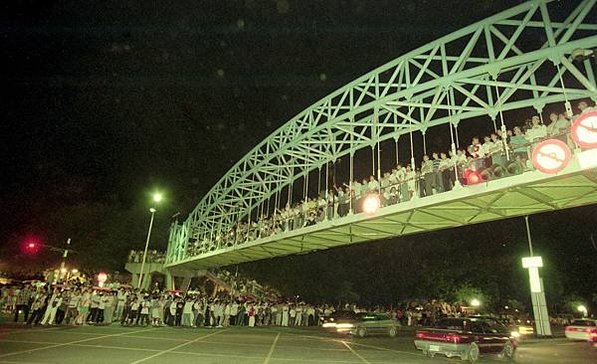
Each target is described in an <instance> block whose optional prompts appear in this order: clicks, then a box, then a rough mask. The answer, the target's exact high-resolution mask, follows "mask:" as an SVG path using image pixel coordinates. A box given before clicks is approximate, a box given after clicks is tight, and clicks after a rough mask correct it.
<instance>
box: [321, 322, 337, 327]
mask: <svg viewBox="0 0 597 364" xmlns="http://www.w3.org/2000/svg"><path fill="white" fill-rule="evenodd" d="M322 327H323V328H328V327H336V324H335V323H333V322H326V323H324V324H323V325H322Z"/></svg>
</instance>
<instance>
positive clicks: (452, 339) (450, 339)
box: [446, 335, 461, 344]
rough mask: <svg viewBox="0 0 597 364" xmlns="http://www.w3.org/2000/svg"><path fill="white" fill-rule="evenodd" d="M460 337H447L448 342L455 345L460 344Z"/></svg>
mask: <svg viewBox="0 0 597 364" xmlns="http://www.w3.org/2000/svg"><path fill="white" fill-rule="evenodd" d="M460 339H461V337H460V335H446V341H449V342H451V343H454V344H460Z"/></svg>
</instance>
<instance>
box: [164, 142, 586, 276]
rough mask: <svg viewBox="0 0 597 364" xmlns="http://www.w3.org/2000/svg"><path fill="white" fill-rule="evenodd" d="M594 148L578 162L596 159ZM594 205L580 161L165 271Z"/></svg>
mask: <svg viewBox="0 0 597 364" xmlns="http://www.w3.org/2000/svg"><path fill="white" fill-rule="evenodd" d="M596 154H597V149H596V150H591V151H587V152H583V153H581V154H580V155H577V157H578V156H579V157H584V159H585V160H595V162H596V163H597V155H596ZM594 203H597V168H595V166H594V165H593V166H592V167H591V168H584V169H583V168H581V166H580V164H579V158H574V160H573V161H572V162H571V164H570V165H569V166H568V167H567V168H566V169H565V170H564V171H563V172H561V173H560V174H557V175H547V174H543V173H541V172H538V171H531V172H526V173H524V174H521V175H517V176H512V177H508V178H503V179H498V180H494V181H489V182H487V183H483V184H478V185H473V186H466V187H462V188H458V189H455V190H453V191H449V192H444V193H441V194H437V195H433V196H429V197H425V198H419V199H414V200H412V201H408V202H404V203H400V204H396V205H391V206H387V207H384V208H381V209H380V210H379V212H378V213H377V214H375V215H372V216H370V215H365V214H355V215H349V216H346V217H342V218H337V219H334V220H331V221H323V222H320V223H318V224H316V225H313V226H308V227H304V228H301V229H296V230H292V231H288V232H283V233H280V234H276V235H272V236H269V237H267V238H263V239H257V240H254V241H251V242H247V243H244V244H239V245H237V246H234V247H229V248H222V249H218V250H215V251H213V252H209V253H206V254H202V255H199V256H194V257H191V258H187V259H184V260H181V261H178V262H173V263H170V264H168V265H167V267H180V268H185V269H205V268H211V267H218V266H226V265H230V264H237V263H243V262H248V261H255V260H259V259H266V258H272V257H279V256H285V255H290V254H304V253H308V252H313V251H317V250H323V249H329V248H333V247H338V246H343V245H349V244H355V243H360V242H366V241H373V240H381V239H387V238H392V237H399V236H403V235H409V234H416V233H422V232H427V231H433V230H440V229H448V228H453V227H458V226H463V225H470V224H476V223H482V222H487V221H493V220H499V219H505V218H510V217H515V216H522V215H529V214H535V213H540V212H545V211H552V210H559V209H565V208H571V207H577V206H583V205H589V204H594Z"/></svg>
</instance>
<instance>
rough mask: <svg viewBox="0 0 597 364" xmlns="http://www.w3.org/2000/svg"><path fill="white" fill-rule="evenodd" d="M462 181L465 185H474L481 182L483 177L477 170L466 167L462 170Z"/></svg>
mask: <svg viewBox="0 0 597 364" xmlns="http://www.w3.org/2000/svg"><path fill="white" fill-rule="evenodd" d="M464 182H465V183H464V184H466V185H476V184H478V183H481V182H483V177H482V176H481V173H479V171H475V170H472V169H467V170H465V171H464Z"/></svg>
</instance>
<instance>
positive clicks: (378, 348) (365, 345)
mask: <svg viewBox="0 0 597 364" xmlns="http://www.w3.org/2000/svg"><path fill="white" fill-rule="evenodd" d="M352 344H353V345H359V346H362V347H365V348H371V349H377V350H382V351H390V352H393V353H399V354H409V355H415V356H425V355H423V354H422V353H411V352H409V351H402V350H394V349H388V348H384V347H381V346H375V345H368V344H361V343H357V342H352Z"/></svg>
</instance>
